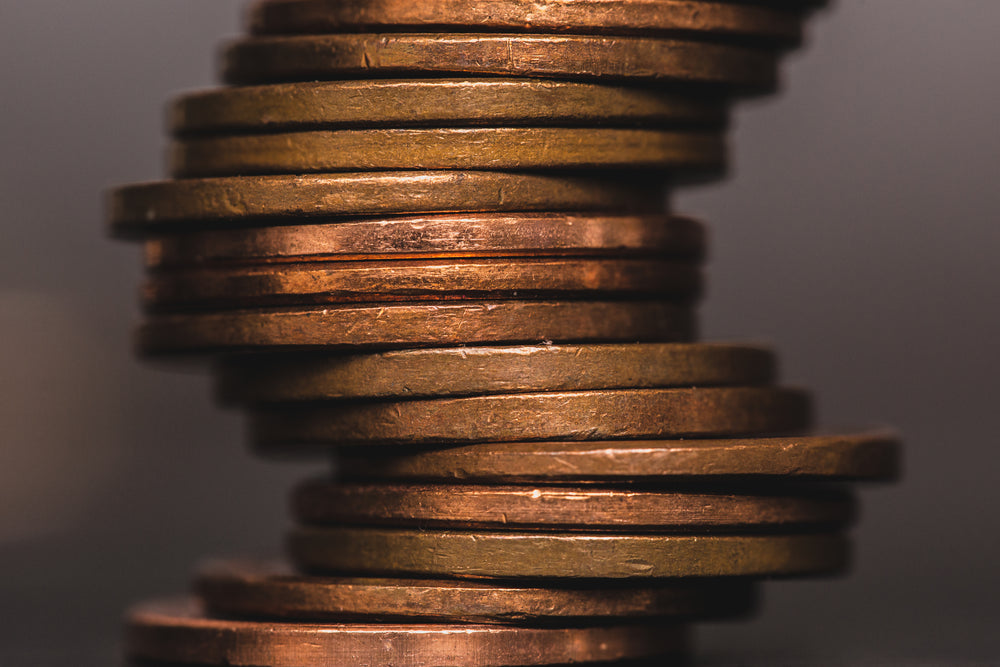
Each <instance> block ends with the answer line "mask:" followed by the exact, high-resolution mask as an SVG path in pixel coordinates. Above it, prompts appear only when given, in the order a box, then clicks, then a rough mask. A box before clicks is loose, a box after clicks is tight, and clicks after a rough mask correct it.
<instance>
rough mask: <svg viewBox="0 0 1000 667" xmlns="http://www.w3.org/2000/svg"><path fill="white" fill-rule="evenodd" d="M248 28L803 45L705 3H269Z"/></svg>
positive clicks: (748, 16)
mask: <svg viewBox="0 0 1000 667" xmlns="http://www.w3.org/2000/svg"><path fill="white" fill-rule="evenodd" d="M250 26H251V29H252V30H253V32H255V33H258V34H268V33H270V34H282V33H284V34H290V33H323V32H333V33H336V32H360V31H364V30H387V29H388V30H393V29H395V30H398V29H401V28H409V29H412V30H439V29H447V28H465V29H468V28H470V27H472V28H475V29H480V30H491V31H492V30H512V31H513V30H518V31H526V32H570V33H590V32H596V33H609V34H629V33H642V34H656V33H666V34H691V35H695V36H711V37H719V38H727V39H731V40H744V39H746V40H754V41H760V42H763V43H778V44H789V43H795V42H797V41H798V40H799V39H800V38H801V25H800V18H799V17H797V16H795V15H794V14H790V13H787V12H782V11H778V10H775V9H772V8H768V7H760V6H753V5H739V4H732V3H725V2H705V1H704V0H573V2H553V1H551V0H546V1H543V2H537V1H536V0H499V1H497V0H492V1H491V2H489V3H475V2H465V3H455V2H447V1H446V0H431V1H427V0H424V1H423V2H409V1H408V0H375V1H374V2H372V1H371V0H347V1H346V2H345V1H343V0H291V1H289V0H279V1H274V0H268V1H265V2H258V3H257V4H256V5H255V6H254V8H253V10H252V12H251V19H250Z"/></svg>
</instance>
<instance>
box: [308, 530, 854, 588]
mask: <svg viewBox="0 0 1000 667" xmlns="http://www.w3.org/2000/svg"><path fill="white" fill-rule="evenodd" d="M289 537H290V539H289V548H290V550H291V553H292V558H293V559H294V560H295V562H296V563H297V564H298V565H299V566H301V567H303V568H305V569H306V570H309V571H312V572H338V573H351V574H373V575H392V576H448V577H488V578H503V579H656V578H666V577H734V576H736V577H767V576H777V575H785V576H787V575H806V574H809V575H816V574H832V573H838V572H842V571H844V570H845V569H846V567H847V565H848V560H849V543H848V540H847V538H846V537H844V536H843V535H840V534H836V533H831V534H826V533H818V534H805V535H766V536H761V535H613V534H588V533H538V532H536V533H523V532H514V531H503V532H500V531H497V532H485V531H436V530H415V529H405V528H351V527H341V528H308V527H300V528H297V529H295V530H294V531H293V532H292V533H291V535H290V536H289Z"/></svg>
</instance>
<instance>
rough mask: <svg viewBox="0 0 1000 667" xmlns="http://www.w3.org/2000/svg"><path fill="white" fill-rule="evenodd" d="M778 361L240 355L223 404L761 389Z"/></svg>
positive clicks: (751, 351)
mask: <svg viewBox="0 0 1000 667" xmlns="http://www.w3.org/2000/svg"><path fill="white" fill-rule="evenodd" d="M774 374H775V359H774V355H773V353H772V352H771V351H770V350H767V349H764V348H758V347H748V346H738V345H723V344H706V343H650V344H642V343H628V344H603V345H600V344H598V345H523V346H517V347H460V348H432V349H419V350H396V351H390V352H380V353H376V354H362V355H316V354H310V355H294V356H293V355H280V356H276V355H246V356H241V357H237V358H233V359H228V360H225V361H224V362H223V363H222V364H221V366H220V369H219V372H218V377H219V382H218V392H217V393H218V395H219V396H220V397H221V398H222V399H223V401H224V402H226V403H250V404H259V403H281V402H289V401H319V400H329V399H340V398H392V397H399V398H419V397H432V396H463V395H475V394H507V393H530V392H536V391H574V390H576V391H580V390H587V389H622V388H626V387H634V388H640V387H675V386H688V387H693V386H713V385H763V384H769V383H770V382H771V381H772V380H773V379H774Z"/></svg>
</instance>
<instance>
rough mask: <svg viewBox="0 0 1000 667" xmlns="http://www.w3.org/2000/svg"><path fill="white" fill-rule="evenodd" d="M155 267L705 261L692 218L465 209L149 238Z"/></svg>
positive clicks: (698, 229) (702, 241)
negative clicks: (555, 259)
mask: <svg viewBox="0 0 1000 667" xmlns="http://www.w3.org/2000/svg"><path fill="white" fill-rule="evenodd" d="M145 247H146V262H147V265H148V266H149V267H151V268H158V267H173V266H185V265H195V264H210V263H216V262H241V263H249V262H254V263H260V262H278V261H282V262H284V261H289V262H291V261H306V260H311V261H320V260H361V259H365V260H377V259H406V258H427V257H487V256H503V257H518V256H538V255H553V256H581V255H606V256H625V255H652V256H656V257H664V258H666V257H671V258H679V259H699V258H701V256H702V255H703V253H704V249H705V232H704V229H703V228H702V226H701V225H700V224H699V223H698V222H696V221H694V220H691V219H688V218H681V217H676V216H673V217H670V216H662V215H660V216H656V215H650V216H625V215H609V214H600V213H591V214H580V213H461V214H448V215H429V216H411V217H400V218H386V219H381V220H358V221H354V222H337V223H333V224H310V225H287V226H286V225H278V226H273V227H250V228H244V229H223V230H218V229H217V230H204V231H191V232H187V233H183V234H170V235H166V236H159V237H155V238H151V239H149V240H148V241H147V242H146V246H145Z"/></svg>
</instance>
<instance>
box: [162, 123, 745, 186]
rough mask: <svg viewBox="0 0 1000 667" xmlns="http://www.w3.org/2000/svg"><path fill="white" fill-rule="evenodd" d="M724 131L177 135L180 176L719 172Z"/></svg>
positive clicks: (174, 156) (175, 168)
mask: <svg viewBox="0 0 1000 667" xmlns="http://www.w3.org/2000/svg"><path fill="white" fill-rule="evenodd" d="M724 162H725V147H724V143H723V140H722V137H721V136H720V135H719V134H718V133H710V132H667V131H661V130H639V129H612V128H572V127H531V128H516V127H506V128H434V129H430V128H428V129H386V130H370V129H366V130H336V131H332V132H330V131H322V132H294V133H287V134H285V133H280V134H251V135H232V136H221V137H199V138H193V139H182V140H178V141H175V142H174V144H173V146H172V153H171V171H172V174H173V176H174V177H176V178H204V177H212V176H239V175H244V176H245V175H249V174H305V173H315V172H336V171H384V170H404V169H474V170H475V169H498V170H508V169H521V170H534V169H614V168H619V169H621V168H632V169H641V168H656V169H663V170H666V169H670V170H675V171H690V172H698V173H711V172H718V171H720V170H721V169H722V168H723V166H724Z"/></svg>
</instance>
